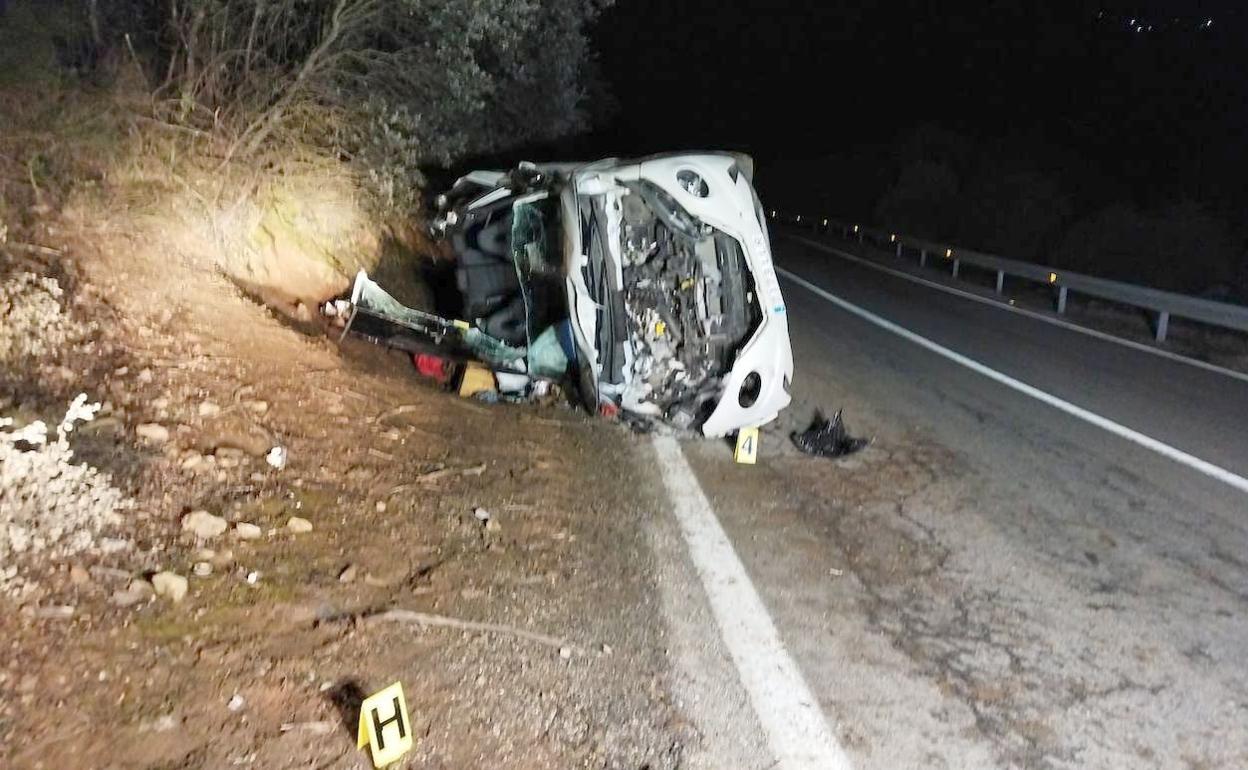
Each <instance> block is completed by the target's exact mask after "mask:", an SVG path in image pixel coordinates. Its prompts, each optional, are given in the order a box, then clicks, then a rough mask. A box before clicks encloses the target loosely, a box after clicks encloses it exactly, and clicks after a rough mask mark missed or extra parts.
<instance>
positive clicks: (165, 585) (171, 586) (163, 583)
mask: <svg viewBox="0 0 1248 770" xmlns="http://www.w3.org/2000/svg"><path fill="white" fill-rule="evenodd" d="M152 588H153V589H155V591H156V595H157V596H164V597H167V598H168V599H169V600H170V601H172V602H174V603H175V604H176V603H177V602H180V601H182V600H183V599H184V598H186V591H187V588H188V585H187V581H186V578H184V577H182V576H181V575H179V574H177V573H176V572H157V573H156V574H155V575H152Z"/></svg>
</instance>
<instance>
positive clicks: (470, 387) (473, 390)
mask: <svg viewBox="0 0 1248 770" xmlns="http://www.w3.org/2000/svg"><path fill="white" fill-rule="evenodd" d="M494 390H495V385H494V372H492V371H490V370H489V368H487V367H486V366H485V365H484V364H479V363H477V362H476V361H469V362H468V365H467V366H466V367H464V376H463V379H461V380H460V382H459V395H460V396H461V397H463V398H472V397H473V396H475V395H477V394H478V393H490V392H493V391H494Z"/></svg>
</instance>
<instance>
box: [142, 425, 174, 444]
mask: <svg viewBox="0 0 1248 770" xmlns="http://www.w3.org/2000/svg"><path fill="white" fill-rule="evenodd" d="M134 433H135V435H137V436H138V437H139V438H141V439H146V440H147V441H151V442H152V443H154V444H163V443H165V442H166V441H168V440H169V429H168V428H166V427H165V426H163V425H160V424H158V423H154V422H145V423H143V424H141V425H139V426H138V427H136V428H135V429H134Z"/></svg>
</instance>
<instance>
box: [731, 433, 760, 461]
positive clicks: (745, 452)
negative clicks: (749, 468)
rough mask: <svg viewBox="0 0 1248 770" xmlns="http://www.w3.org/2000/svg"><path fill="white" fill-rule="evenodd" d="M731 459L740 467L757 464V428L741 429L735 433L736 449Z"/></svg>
mask: <svg viewBox="0 0 1248 770" xmlns="http://www.w3.org/2000/svg"><path fill="white" fill-rule="evenodd" d="M732 459H733V460H736V461H737V462H739V463H741V464H742V465H754V464H755V463H757V462H758V428H742V429H741V430H739V431H737V448H736V450H735V451H734V452H733V453H732Z"/></svg>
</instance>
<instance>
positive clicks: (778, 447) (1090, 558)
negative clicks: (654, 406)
mask: <svg viewBox="0 0 1248 770" xmlns="http://www.w3.org/2000/svg"><path fill="white" fill-rule="evenodd" d="M829 245H832V246H835V248H838V249H844V248H846V247H845V246H844V245H843V244H841V243H836V244H832V243H829ZM774 249H775V252H776V262H777V265H778V266H779V267H780V268H782V273H781V274H782V278H781V282H782V286H783V288H784V290H785V296H786V300H787V302H788V307H789V315H790V330H791V333H792V340H793V348H794V357H795V360H796V361H797V371H796V377H795V381H794V404H793V406H792V407H791V408H790V410H789V411H788V412H786V413H785V415H783V416H782V418H781V420H779V421H778V424H776V425H773V426H769V427H768V428H767V429H765V430H764V434H763V444H762V457H761V460H760V464H759V465H758V466H757V467H755V468H750V469H744V468H741V467H740V466H734V465H733V464H732V461H731V457H730V453H729V452H728V450H727V449H726V448H725V447H724V446H722V445H719V444H717V443H712V442H687V443H684V444H683V445H682V446H681V448H680V450H674V451H680V453H681V454H682V455H683V457H684V460H685V461H687V463H688V467H689V468H690V469H691V471H690V474H691V476H692V478H693V479H695V480H696V487H697V488H698V489H700V490H702V492H703V498H704V500H705V503H706V505H707V506H708V507H709V509H710V510H711V511H713V515H714V517H715V519H716V520H717V522H718V523H719V525H721V526H722V529H723V533H724V534H725V535H726V537H727V541H728V542H729V543H730V544H731V550H732V551H733V552H735V554H736V556H737V557H739V564H740V566H741V568H742V570H743V571H742V573H741V574H740V575H738V576H737V577H736V578H733V577H732V576H731V575H729V576H727V577H725V575H726V574H727V573H724V574H719V575H718V577H716V576H712V577H710V578H708V577H707V574H706V573H707V570H708V569H710V570H711V571H715V570H716V569H719V567H718V566H714V565H713V566H712V567H711V568H706V567H705V565H701V566H700V565H699V564H698V559H697V558H696V557H695V558H693V559H691V558H690V556H689V553H690V549H689V547H688V546H689V529H688V527H687V526H686V522H685V521H684V520H683V519H681V518H679V516H678V517H676V518H675V519H672V518H671V517H669V518H667V519H660V520H659V521H658V523H656V525H655V527H654V529H655V531H654V533H653V539H654V542H655V544H656V548H657V549H658V550H659V552H660V554H668V555H670V556H672V559H673V561H672V562H671V564H672V565H673V566H671V567H670V568H669V569H668V570H667V573H668V574H666V575H664V576H662V577H661V579H660V584H661V585H662V586H664V604H665V606H666V608H667V616H668V617H669V619H670V621H669V625H670V626H671V635H670V637H671V641H672V649H671V651H670V654H671V655H673V656H674V658H675V659H676V661H677V664H678V665H677V671H678V673H677V675H676V678H677V679H678V682H677V685H678V686H677V689H678V691H679V692H681V693H682V694H683V697H684V698H685V700H686V702H685V703H684V704H683V705H685V706H686V707H687V708H688V710H689V711H690V712H691V713H692V714H693V715H694V717H695V721H696V722H697V723H698V727H699V729H700V730H701V731H702V733H703V735H704V736H705V738H706V741H705V743H706V750H705V752H704V755H703V756H700V757H696V758H694V762H693V764H694V765H695V766H703V767H725V766H731V767H748V768H765V767H772V766H780V767H793V768H800V767H818V766H833V765H834V764H835V763H837V762H839V761H840V760H839V759H836V758H837V757H843V758H844V759H845V760H846V762H845V764H842V765H839V766H852V767H854V768H859V770H864V769H866V768H880V769H881V770H883V769H885V768H890V769H891V768H911V767H913V768H920V767H921V768H996V767H1026V768H1119V767H1132V768H1151V767H1156V768H1202V769H1203V768H1210V769H1212V768H1227V769H1228V770H1229V769H1230V768H1242V767H1248V644H1246V643H1245V640H1248V492H1245V491H1244V490H1243V489H1242V488H1237V487H1236V486H1235V484H1236V483H1237V482H1236V479H1239V480H1240V481H1242V480H1243V478H1244V477H1246V476H1248V381H1245V380H1244V379H1243V378H1236V377H1232V376H1228V375H1226V374H1221V373H1218V372H1216V371H1211V370H1209V369H1202V368H1198V367H1194V366H1190V365H1188V364H1185V363H1182V362H1180V361H1175V360H1171V359H1167V358H1163V357H1160V356H1156V355H1151V354H1149V353H1147V352H1144V351H1141V350H1139V349H1136V348H1131V347H1127V346H1124V345H1120V344H1116V343H1114V342H1112V341H1109V340H1106V339H1102V338H1098V337H1095V336H1090V335H1085V334H1080V333H1079V332H1077V331H1073V330H1071V329H1068V328H1063V327H1061V326H1057V325H1053V324H1048V323H1045V322H1043V321H1041V320H1038V319H1036V318H1032V317H1027V316H1024V315H1019V314H1015V313H1011V312H1007V311H1005V310H1002V309H1000V308H998V307H993V306H990V305H988V304H984V303H978V302H974V301H971V300H969V299H966V298H963V297H959V296H955V295H952V294H948V293H944V292H940V291H937V290H934V289H932V288H931V287H927V286H922V285H918V284H915V283H912V282H908V281H906V280H903V279H902V278H899V277H897V276H895V275H889V274H887V273H884V272H880V271H877V270H872V269H870V268H868V267H866V266H863V265H860V264H857V263H854V262H851V261H848V260H846V259H844V258H841V257H839V256H837V255H836V254H834V253H832V252H830V251H828V250H826V249H821V248H816V247H814V246H812V245H810V244H809V243H803V242H801V241H799V240H797V239H795V238H792V237H785V236H782V235H778V236H777V237H776V240H775V243H774ZM786 274H787V275H790V276H795V277H797V278H798V279H800V280H794V278H792V277H785V276H786ZM832 298H835V300H839V301H840V302H839V304H838V302H836V301H834V300H833V299H832ZM847 305H849V306H852V307H853V308H855V309H856V310H854V311H851V310H847V309H846V306H847ZM857 311H862V312H857ZM873 318H874V319H878V320H883V321H885V324H883V325H881V324H880V323H879V322H878V320H871V319H873ZM890 323H891V326H890V325H889V324H890ZM907 335H908V336H907ZM916 335H917V336H918V337H921V338H923V339H924V340H926V341H927V342H928V343H930V344H927V345H924V344H920V343H919V342H916V339H915V337H916ZM941 351H945V352H941ZM948 353H952V354H953V355H948ZM967 359H969V360H971V361H972V362H973V363H975V364H977V365H978V367H979V368H972V367H969V366H968V365H967V363H966V360H967ZM986 372H989V373H992V374H991V376H990V374H988V373H986ZM1010 383H1021V384H1024V386H1025V387H1023V388H1021V389H1020V388H1018V387H1016V386H1014V385H1011V384H1010ZM1026 386H1029V387H1030V388H1031V390H1028V389H1027V387H1026ZM1037 394H1040V395H1039V396H1038V395H1037ZM1045 398H1047V400H1045ZM1055 404H1058V405H1059V406H1060V405H1062V404H1064V405H1067V406H1069V407H1073V410H1072V409H1067V408H1065V407H1060V408H1059V406H1055ZM842 407H843V408H844V409H845V417H846V420H847V422H848V424H849V426H850V428H851V429H852V430H853V431H854V432H855V433H857V434H860V435H867V436H871V437H872V438H873V443H872V445H871V447H870V448H869V449H867V450H866V451H864V452H863V453H861V454H860V455H857V456H855V457H853V458H849V459H846V460H842V461H838V462H832V461H828V460H820V459H813V458H808V457H805V456H803V455H800V454H799V453H797V452H796V450H794V449H793V448H792V447H791V446H790V445H789V444H788V441H787V433H788V431H790V430H793V429H795V428H797V427H802V426H803V425H804V423H805V422H806V421H808V420H809V419H810V416H811V414H812V413H813V411H814V410H815V409H816V408H822V409H825V410H834V409H837V408H842ZM1089 415H1090V417H1089ZM1140 437H1142V438H1143V439H1147V440H1144V441H1142V440H1140ZM1150 441H1151V442H1152V443H1151V444H1150V443H1149V442H1150ZM655 446H656V451H659V452H663V451H665V449H666V447H665V445H662V444H660V443H656V445H655ZM1158 447H1161V449H1159V448H1158ZM1167 450H1169V451H1168V452H1167ZM1176 458H1178V459H1176ZM1184 458H1187V459H1184ZM1188 460H1191V461H1194V462H1189V461H1188ZM1201 463H1203V465H1201ZM1210 468H1212V469H1214V471H1217V472H1214V471H1210V470H1209V469H1210ZM664 472H665V473H667V474H668V475H667V476H666V477H665V480H666V483H667V488H668V491H669V497H675V496H680V495H684V494H685V493H684V492H681V491H680V488H681V487H682V486H683V485H681V484H680V483H679V482H678V481H674V480H673V477H671V475H670V473H668V470H667V469H665V471H664ZM1219 472H1220V473H1221V474H1222V475H1219ZM658 483H660V480H659V479H658V478H656V484H658ZM689 486H690V487H692V486H693V485H692V483H690V485H689ZM695 502H696V501H695ZM674 507H675V508H680V505H674ZM695 507H696V505H695ZM682 543H683V546H682ZM660 561H662V560H660ZM723 569H725V570H727V569H729V568H728V567H723ZM725 584H727V585H728V588H726V589H725V588H724V585H725ZM740 584H748V585H750V586H752V588H753V589H754V591H755V592H756V594H757V597H758V598H759V599H760V600H761V607H762V608H763V609H761V610H760V612H764V613H765V614H766V620H767V622H768V623H769V624H770V625H771V627H772V628H773V629H774V631H775V633H776V634H777V635H778V638H779V642H780V643H781V644H782V645H783V651H782V652H781V653H779V654H780V655H781V657H786V656H787V658H788V660H789V661H790V662H791V663H793V664H794V665H795V666H796V669H797V670H798V672H800V676H801V678H802V679H803V680H804V684H805V685H806V688H807V690H802V688H800V687H798V688H796V689H793V690H792V692H790V693H789V695H792V698H791V701H792V703H791V704H790V705H791V708H792V713H793V714H798V715H799V716H800V714H801V713H802V712H803V709H805V708H806V705H810V706H812V707H813V706H817V708H818V711H819V712H821V714H822V716H823V717H824V718H825V719H826V725H827V727H828V731H829V734H830V735H829V737H828V740H830V741H831V742H832V743H833V744H835V745H834V746H832V747H831V749H830V752H831V753H826V754H823V755H822V756H823V757H824V759H822V760H818V759H803V758H802V757H801V756H797V755H794V756H793V757H789V758H784V757H783V756H782V755H784V754H785V752H784V750H783V749H781V748H780V747H779V746H778V744H784V743H785V742H786V741H791V740H793V738H792V736H791V735H790V734H789V733H787V732H786V730H785V728H784V727H783V726H781V727H776V725H775V724H772V723H774V722H776V721H777V718H776V717H775V713H772V714H768V713H761V714H760V705H759V704H760V703H761V702H766V701H767V698H771V697H773V696H774V697H779V698H781V700H783V695H784V694H783V693H781V694H780V695H777V694H776V693H763V694H760V693H759V692H757V691H756V690H757V688H756V687H755V688H754V689H751V685H750V683H749V676H750V675H749V672H748V670H746V671H745V673H742V672H743V668H742V665H743V663H742V661H741V657H742V654H741V652H740V650H739V648H740V647H741V645H742V644H745V645H746V648H747V649H749V646H748V644H749V642H748V640H746V641H742V639H743V638H744V637H742V636H741V635H742V634H748V633H754V634H755V636H757V634H758V633H762V632H759V631H758V630H757V629H754V630H753V631H750V628H748V627H747V629H746V631H742V630H741V628H739V627H738V626H739V625H740V624H739V622H738V621H739V620H740V613H743V612H744V610H742V609H740V608H741V607H743V606H745V605H742V604H737V605H730V606H732V607H736V608H737V609H735V610H724V609H723V606H729V605H724V604H723V602H724V601H731V597H729V599H727V600H725V599H723V597H719V598H717V594H719V593H721V592H722V591H725V590H728V591H732V590H737V588H738V587H739V585H740ZM717 602H718V603H717ZM747 625H748V624H747ZM716 629H718V630H719V633H718V634H716V633H715V630H716ZM764 630H765V629H764ZM764 636H765V635H764ZM758 649H759V650H761V652H759V653H758V654H759V655H761V656H763V659H764V660H766V661H768V662H769V663H770V662H772V657H771V656H772V654H773V652H772V651H770V650H768V649H766V644H765V643H761V644H760V646H759V647H758ZM747 657H748V656H747ZM744 665H745V667H746V669H748V668H749V666H750V664H749V663H748V661H747V662H746V663H745V664H744ZM776 666H777V670H779V671H781V672H782V673H783V666H784V661H782V660H779V659H777V660H776ZM777 676H778V680H777V681H783V680H784V677H783V676H781V675H777ZM803 692H808V694H809V695H810V696H811V697H813V698H814V699H815V700H816V701H817V704H805V703H804V701H803V697H804V696H803V695H802V693H803ZM785 708H786V707H785V706H784V705H783V704H782V705H779V706H774V707H771V710H772V711H773V712H777V713H780V714H782V715H783V714H788V713H789V712H786V711H784V709H785ZM761 710H762V711H764V712H766V711H767V709H761ZM779 721H781V722H783V721H784V720H783V718H781V719H780V720H779ZM818 750H819V749H817V748H816V749H815V750H814V751H815V754H818ZM812 756H813V755H812ZM828 757H833V759H831V760H829V759H828Z"/></svg>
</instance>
